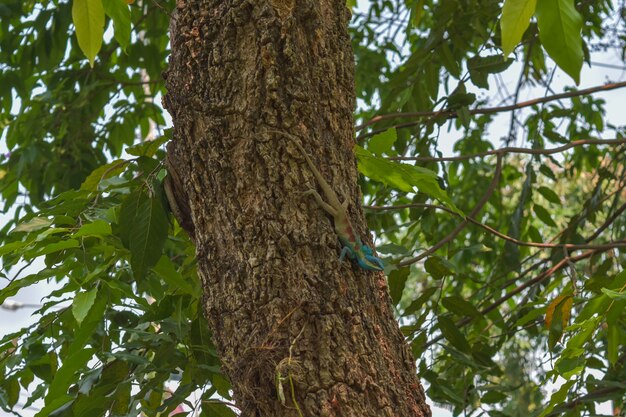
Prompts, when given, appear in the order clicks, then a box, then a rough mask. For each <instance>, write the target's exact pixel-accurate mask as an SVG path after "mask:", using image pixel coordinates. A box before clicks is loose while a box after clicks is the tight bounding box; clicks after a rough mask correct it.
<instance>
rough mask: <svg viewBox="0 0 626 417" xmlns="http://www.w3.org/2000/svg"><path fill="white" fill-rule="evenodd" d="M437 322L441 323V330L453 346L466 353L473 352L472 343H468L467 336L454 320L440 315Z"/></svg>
mask: <svg viewBox="0 0 626 417" xmlns="http://www.w3.org/2000/svg"><path fill="white" fill-rule="evenodd" d="M437 322H438V323H439V330H441V333H442V334H443V337H445V338H446V340H447V341H448V342H450V344H451V345H452V346H454V347H455V348H457V349H459V350H460V351H461V352H464V353H470V352H471V348H470V345H469V343H467V340H466V339H465V336H463V334H462V333H461V332H460V331H459V328H458V327H457V325H456V324H455V323H454V322H453V321H452V320H450V319H449V318H447V317H444V316H439V317H437Z"/></svg>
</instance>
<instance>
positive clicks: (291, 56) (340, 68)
mask: <svg viewBox="0 0 626 417" xmlns="http://www.w3.org/2000/svg"><path fill="white" fill-rule="evenodd" d="M348 19H349V11H348V9H347V8H346V6H345V0H322V1H319V0H317V1H316V0H299V1H298V2H296V1H295V0H255V1H246V0H205V1H199V0H187V1H185V0H179V1H178V3H177V9H176V10H175V12H174V15H173V19H172V23H171V27H170V31H171V49H172V53H171V57H170V68H169V70H168V72H167V73H166V74H164V75H165V77H166V85H167V88H168V93H167V95H166V97H165V99H164V103H165V105H166V108H167V109H168V111H169V112H170V113H171V114H172V117H173V121H174V139H173V142H172V145H170V146H169V147H168V158H169V159H170V161H169V162H170V165H175V167H176V171H177V176H178V177H179V178H180V183H179V184H176V187H179V188H181V189H182V191H180V190H179V191H180V192H178V193H177V195H179V196H180V195H182V196H184V197H183V198H185V197H186V199H187V200H188V207H189V208H190V211H191V222H192V223H193V229H194V239H195V243H196V247H197V257H198V271H199V275H200V277H201V279H202V285H203V288H204V292H205V299H204V300H205V313H206V315H207V317H208V319H209V323H210V326H211V329H212V331H213V338H214V342H215V345H216V347H217V349H218V353H219V355H220V357H221V360H222V366H223V371H224V373H225V374H226V375H227V376H228V377H229V378H230V380H231V382H232V385H233V391H234V398H235V401H236V404H237V405H238V407H240V409H241V415H242V416H299V415H302V416H355V417H356V416H358V417H366V416H372V417H373V416H376V417H379V416H420V417H421V416H429V415H430V410H429V408H428V406H427V405H426V403H425V398H424V392H423V389H422V387H421V385H420V383H419V381H418V379H417V376H416V373H415V366H414V360H413V358H412V357H411V354H410V352H409V351H408V348H407V346H406V344H405V341H404V338H403V336H402V334H401V333H400V330H399V328H398V325H397V323H396V321H395V320H394V317H393V314H392V310H391V301H390V298H389V296H388V292H387V284H386V279H385V276H384V274H383V273H372V272H365V271H363V270H361V269H359V268H358V267H357V266H356V265H353V264H351V263H350V262H348V261H344V262H343V263H340V262H339V260H338V256H339V252H340V247H339V242H338V240H337V236H336V235H335V233H334V230H333V226H332V220H331V219H330V218H329V216H328V215H327V214H326V213H325V212H324V211H323V210H322V209H320V208H319V207H318V206H317V205H316V203H315V201H314V200H313V199H312V198H310V196H302V195H301V194H302V191H305V190H307V189H308V188H317V184H316V183H315V179H314V178H313V176H312V174H311V172H310V170H309V169H308V167H307V166H306V164H305V163H304V160H303V157H302V155H301V154H300V152H299V151H298V149H297V148H296V147H295V146H294V145H293V143H290V139H287V138H286V137H284V136H282V135H278V134H276V133H273V132H271V130H282V131H285V132H289V133H291V134H293V135H295V136H298V137H299V138H300V139H301V142H302V145H303V146H304V147H305V149H307V152H308V153H309V155H310V156H311V158H312V159H313V160H314V161H315V162H316V164H317V165H318V167H319V169H320V171H321V172H322V175H324V177H325V178H326V179H327V181H328V182H329V183H330V184H331V185H332V187H333V188H334V189H335V191H336V192H337V194H338V195H340V196H347V198H349V200H350V206H349V213H350V216H351V219H352V221H353V224H354V226H355V227H356V229H357V230H358V231H359V232H360V235H361V236H363V237H364V238H365V239H364V240H365V241H369V240H370V238H369V235H368V234H367V232H366V230H365V228H364V224H365V223H364V217H363V213H362V210H361V207H360V197H361V196H360V194H359V189H358V187H357V170H356V163H355V157H354V154H353V152H352V146H353V144H354V140H353V138H354V131H353V116H352V112H353V109H354V106H355V97H354V81H353V72H354V65H353V55H352V51H351V46H350V39H349V37H348V34H347V23H348ZM185 203H186V202H185ZM292 388H293V394H292ZM281 394H282V395H281ZM281 397H284V399H281Z"/></svg>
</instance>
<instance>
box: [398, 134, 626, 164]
mask: <svg viewBox="0 0 626 417" xmlns="http://www.w3.org/2000/svg"><path fill="white" fill-rule="evenodd" d="M623 144H626V139H617V138H616V139H581V140H575V141H573V142H570V143H567V144H565V145H563V146H559V147H556V148H551V149H528V148H521V147H516V146H507V147H505V148H500V149H494V150H491V151H486V152H479V153H473V154H468V155H459V156H444V157H441V158H437V157H431V156H396V157H390V158H388V159H390V160H393V161H419V162H449V161H464V160H467V159H472V158H478V157H484V156H489V155H500V154H508V153H521V154H528V155H552V154H555V153H560V152H564V151H566V150H568V149H571V148H575V147H577V146H583V145H623Z"/></svg>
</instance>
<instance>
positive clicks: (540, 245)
mask: <svg viewBox="0 0 626 417" xmlns="http://www.w3.org/2000/svg"><path fill="white" fill-rule="evenodd" d="M363 208H364V209H366V210H373V211H388V210H401V209H406V208H432V209H435V210H443V211H445V212H446V213H450V214H452V215H454V216H457V217H460V218H463V217H462V216H461V215H460V214H459V213H457V212H455V211H453V210H450V209H449V208H447V207H445V206H440V205H436V204H427V203H415V204H402V205H397V206H363ZM624 209H626V204H624V206H622V207H620V210H622V211H623V210H624ZM620 213H621V212H620ZM617 215H619V213H617ZM611 217H613V218H614V217H617V216H611ZM465 219H466V220H468V221H469V222H470V223H472V224H474V225H476V226H479V227H481V228H483V229H485V230H487V231H488V232H490V233H492V234H494V235H496V236H498V237H499V238H502V239H504V240H506V241H509V242H511V243H514V244H516V245H518V246H527V247H532V248H543V249H555V248H563V249H567V250H582V249H611V248H617V247H626V242H621V241H620V242H608V243H604V244H601V245H591V244H587V245H575V244H570V243H535V242H526V241H523V240H518V239H515V238H513V237H511V236H508V235H505V234H504V233H502V232H499V231H498V230H496V229H494V228H492V227H491V226H487V225H486V224H484V223H481V222H479V221H478V220H476V219H475V218H473V217H469V216H467V217H465ZM596 232H597V231H596ZM596 237H597V236H596Z"/></svg>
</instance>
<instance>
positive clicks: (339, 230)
mask: <svg viewBox="0 0 626 417" xmlns="http://www.w3.org/2000/svg"><path fill="white" fill-rule="evenodd" d="M272 132H275V133H278V134H281V135H283V136H285V137H287V138H289V139H291V141H292V142H293V144H294V145H295V146H296V147H297V148H298V150H299V151H300V153H301V154H302V156H303V157H304V160H305V161H306V163H307V165H308V167H309V170H310V171H311V173H312V174H313V176H314V177H315V179H316V181H317V183H318V185H319V187H320V188H321V190H322V193H323V194H324V197H326V201H324V199H323V198H322V196H321V195H320V194H319V193H318V192H317V191H316V190H315V189H313V188H311V189H309V190H307V191H304V193H303V194H305V195H312V196H313V198H315V201H316V202H317V204H318V205H319V206H320V207H321V208H322V209H323V210H324V211H325V212H326V213H328V214H330V216H332V218H333V223H334V225H335V233H336V234H337V237H338V238H339V242H340V243H341V245H342V249H341V255H340V256H339V262H341V261H343V259H344V258H345V257H346V256H347V257H348V258H349V259H352V260H355V261H356V263H357V264H358V265H359V266H360V267H361V268H363V269H365V270H366V271H382V270H383V269H384V265H383V261H382V260H381V259H380V258H377V257H376V256H374V252H373V251H372V248H370V247H369V246H367V245H365V244H364V243H363V242H362V241H361V238H360V237H359V236H358V235H357V234H356V233H355V232H354V228H353V227H352V223H350V218H349V216H348V211H347V209H348V204H349V200H348V199H347V198H345V201H344V202H343V203H341V202H340V201H339V197H338V196H337V194H336V193H335V191H333V189H332V187H331V186H330V184H329V183H328V182H327V181H326V180H325V179H324V177H323V176H322V174H321V173H320V171H319V170H318V169H317V168H316V167H315V164H314V163H313V161H312V160H311V157H310V156H309V154H308V153H307V152H306V151H305V150H304V148H303V147H302V145H301V144H300V140H299V139H298V138H297V137H296V136H294V135H291V134H289V133H286V132H281V131H279V130H272Z"/></svg>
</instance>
